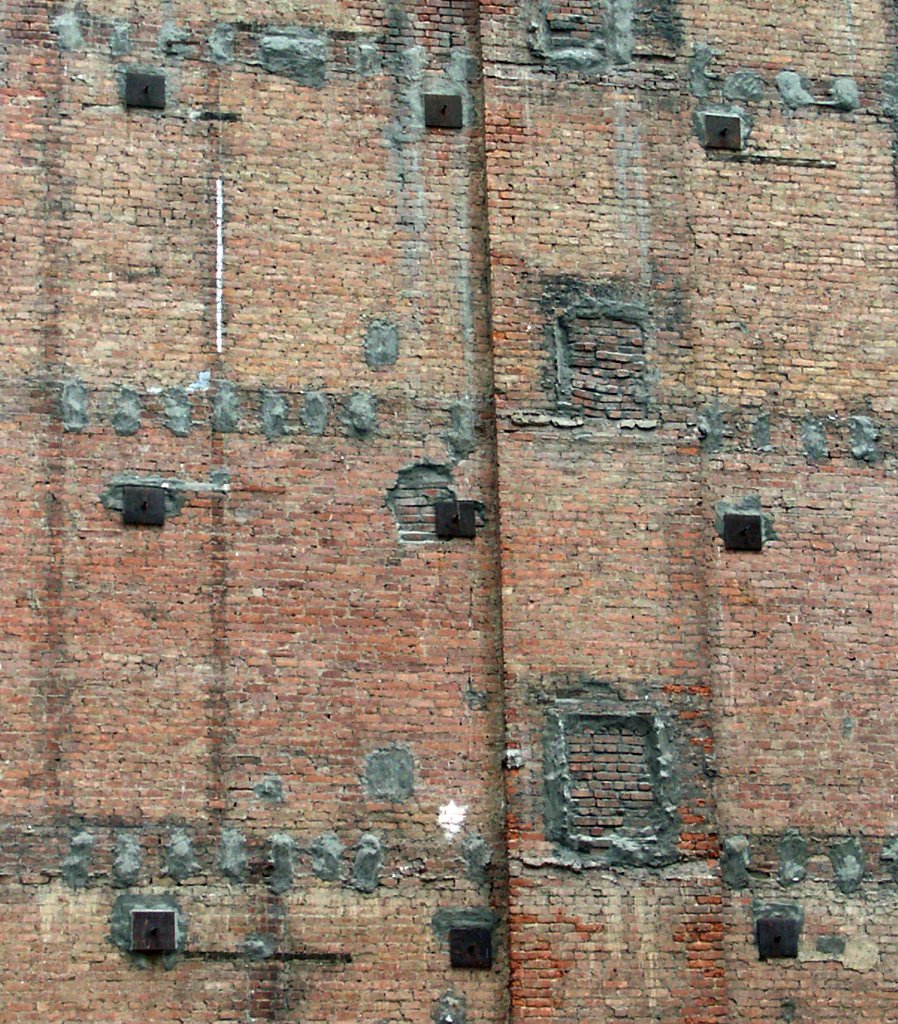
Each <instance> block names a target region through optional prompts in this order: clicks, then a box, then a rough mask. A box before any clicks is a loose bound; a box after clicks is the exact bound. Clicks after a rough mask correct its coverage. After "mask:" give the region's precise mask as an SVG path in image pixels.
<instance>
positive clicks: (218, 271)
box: [215, 178, 224, 355]
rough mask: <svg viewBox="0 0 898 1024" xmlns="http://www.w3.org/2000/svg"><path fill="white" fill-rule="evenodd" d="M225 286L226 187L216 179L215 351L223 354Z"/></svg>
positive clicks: (219, 179)
mask: <svg viewBox="0 0 898 1024" xmlns="http://www.w3.org/2000/svg"><path fill="white" fill-rule="evenodd" d="M223 288H224V187H223V186H222V182H221V178H217V179H216V181H215V351H216V352H217V353H218V354H219V355H221V339H222V320H223V317H222V310H223V305H224V304H223V299H222V293H223Z"/></svg>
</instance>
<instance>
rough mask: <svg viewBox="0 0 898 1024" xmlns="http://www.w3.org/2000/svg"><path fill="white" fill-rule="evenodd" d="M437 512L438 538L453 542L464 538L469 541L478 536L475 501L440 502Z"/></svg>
mask: <svg viewBox="0 0 898 1024" xmlns="http://www.w3.org/2000/svg"><path fill="white" fill-rule="evenodd" d="M434 510H435V512H436V527H437V537H439V538H440V540H451V539H453V538H455V537H463V538H465V539H467V540H470V539H471V538H473V537H475V536H476V535H477V517H476V513H475V504H474V502H473V501H438V502H436V504H435V505H434Z"/></svg>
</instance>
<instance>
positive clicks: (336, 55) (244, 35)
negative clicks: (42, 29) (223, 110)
mask: <svg viewBox="0 0 898 1024" xmlns="http://www.w3.org/2000/svg"><path fill="white" fill-rule="evenodd" d="M51 29H52V32H53V34H54V36H55V39H56V43H57V45H58V46H59V48H60V49H61V50H63V51H66V52H69V53H78V52H84V51H95V50H98V49H106V51H107V52H108V54H109V56H110V57H112V58H114V59H120V58H127V57H129V56H131V55H132V54H133V53H135V51H136V52H137V53H139V54H141V55H143V54H147V55H149V54H148V52H147V49H146V44H145V42H144V39H143V26H139V27H138V28H137V29H136V30H135V28H134V26H132V25H131V23H130V22H128V21H126V20H124V19H104V18H99V17H92V16H91V15H89V14H88V13H87V12H86V11H85V10H84V8H83V7H80V6H79V7H77V8H76V9H75V10H72V11H65V12H63V13H61V14H59V15H57V17H56V18H54V19H53V20H52V22H51ZM150 52H151V53H153V54H154V55H157V56H158V57H159V58H160V59H161V60H164V61H166V62H167V61H176V62H180V61H185V60H186V61H211V62H212V63H214V64H218V65H226V64H238V65H242V66H244V67H246V68H258V69H259V70H261V71H263V72H267V73H268V74H272V75H279V76H282V77H285V78H289V79H292V80H293V81H295V82H296V83H297V84H299V85H302V86H309V87H312V88H321V87H322V86H323V85H324V84H325V82H326V80H327V78H328V76H329V74H331V73H334V72H336V73H338V74H344V75H346V74H348V75H353V74H355V75H362V76H369V75H376V74H380V73H381V72H382V71H383V69H384V66H385V64H387V63H388V62H389V54H388V53H387V51H386V48H385V46H384V43H383V40H382V39H381V38H379V37H378V36H376V35H373V34H371V33H363V32H352V31H349V32H347V31H343V32H328V31H326V30H324V29H321V28H317V27H315V26H312V25H271V24H263V23H254V22H247V21H233V22H219V23H218V24H216V25H214V26H213V27H212V28H211V30H209V29H208V27H204V28H203V29H198V28H193V27H191V26H190V25H185V24H179V23H178V22H176V21H174V20H173V19H166V20H165V21H163V22H162V24H161V26H160V27H159V31H158V33H157V35H156V40H155V47H153V49H152V51H150Z"/></svg>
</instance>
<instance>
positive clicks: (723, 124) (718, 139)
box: [705, 114, 742, 151]
mask: <svg viewBox="0 0 898 1024" xmlns="http://www.w3.org/2000/svg"><path fill="white" fill-rule="evenodd" d="M705 148H706V149H730V150H736V151H739V150H741V149H742V118H741V117H739V116H738V115H736V114H705Z"/></svg>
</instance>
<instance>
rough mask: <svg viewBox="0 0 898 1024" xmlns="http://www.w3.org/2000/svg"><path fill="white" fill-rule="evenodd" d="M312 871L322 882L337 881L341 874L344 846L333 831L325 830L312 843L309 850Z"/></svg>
mask: <svg viewBox="0 0 898 1024" xmlns="http://www.w3.org/2000/svg"><path fill="white" fill-rule="evenodd" d="M309 853H310V855H311V858H312V872H313V873H314V875H315V877H316V878H320V879H321V880H322V881H324V882H337V881H339V880H340V878H341V877H342V875H343V853H344V846H343V844H342V843H341V842H340V840H339V838H338V837H337V835H336V833H335V832H325V833H324V835H322V836H318V838H317V839H316V840H315V841H314V842H313V843H312V846H311V849H310V851H309Z"/></svg>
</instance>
